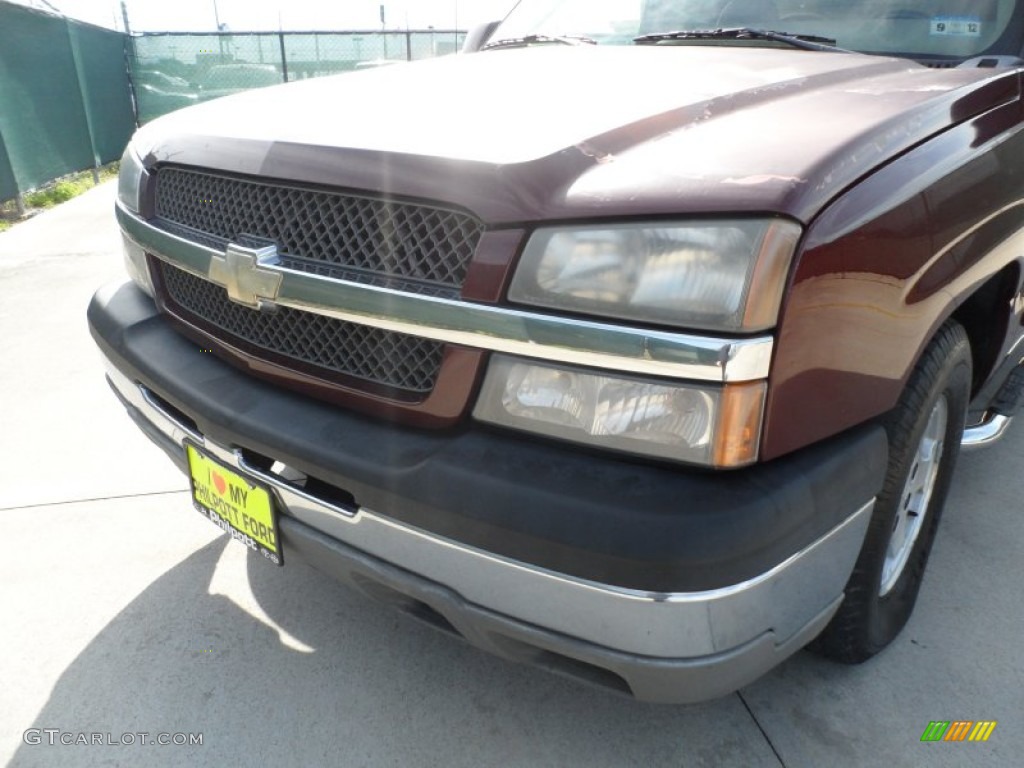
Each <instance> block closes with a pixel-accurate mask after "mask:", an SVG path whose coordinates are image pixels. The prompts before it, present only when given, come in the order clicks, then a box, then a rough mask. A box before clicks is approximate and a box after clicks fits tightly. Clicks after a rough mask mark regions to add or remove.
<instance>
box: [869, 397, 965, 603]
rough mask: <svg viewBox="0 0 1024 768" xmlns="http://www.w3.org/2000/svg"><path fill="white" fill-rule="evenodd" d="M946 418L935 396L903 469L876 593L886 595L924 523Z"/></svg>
mask: <svg viewBox="0 0 1024 768" xmlns="http://www.w3.org/2000/svg"><path fill="white" fill-rule="evenodd" d="M948 419H949V405H948V403H947V402H946V398H945V396H941V397H939V399H938V400H936V401H935V405H934V406H932V411H931V413H930V414H929V415H928V423H927V424H926V425H925V428H924V432H923V434H922V435H921V439H920V442H919V443H918V445H917V450H915V451H914V454H913V461H912V463H911V465H910V469H909V471H908V472H907V479H906V482H905V483H904V486H903V492H902V493H901V494H900V502H899V506H898V507H897V509H896V516H895V519H894V520H893V525H892V532H891V533H890V534H889V544H888V546H887V547H886V552H885V562H884V563H883V564H882V578H881V585H880V587H879V595H881V596H885V595H887V594H888V593H889V592H890V591H891V590H892V588H893V587H895V586H896V582H898V581H899V579H900V576H901V575H902V574H903V570H904V568H905V567H906V565H907V561H908V560H909V559H910V554H911V552H913V550H914V544H915V543H916V542H917V539H918V536H919V535H920V533H921V528H922V526H923V525H924V519H925V513H926V512H927V511H928V504H929V502H930V501H931V497H932V491H933V490H934V488H935V481H936V479H937V478H938V476H939V467H940V465H941V463H942V456H943V438H944V437H945V434H946V426H947V422H948Z"/></svg>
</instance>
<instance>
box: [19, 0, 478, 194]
mask: <svg viewBox="0 0 1024 768" xmlns="http://www.w3.org/2000/svg"><path fill="white" fill-rule="evenodd" d="M464 38H465V33H464V32H463V31H457V30H434V29H427V30H405V31H367V32H358V31H353V32H253V33H242V32H223V33H211V34H193V33H175V32H156V33H146V34H142V35H133V36H131V37H129V36H127V35H123V34H121V33H119V32H114V31H112V30H108V29H103V28H101V27H94V26H92V25H89V24H82V23H79V22H76V21H71V20H69V19H65V18H64V17H61V16H57V15H52V14H47V13H43V12H40V11H36V10H32V9H29V8H25V7H24V6H21V5H13V4H11V3H8V2H5V1H4V0H0V202H3V201H5V200H10V199H12V198H15V197H17V196H18V195H21V194H22V193H24V192H27V191H29V190H32V189H35V188H36V187H39V186H41V185H43V184H46V183H47V182H49V181H52V180H53V179H56V178H59V177H61V176H64V175H66V174H69V173H73V172H75V171H80V170H84V169H86V168H95V167H98V166H100V165H103V164H105V163H109V162H111V161H113V160H116V159H117V158H118V157H120V155H121V152H122V151H123V150H124V147H125V145H126V144H127V143H128V139H129V138H130V137H131V135H132V132H133V131H134V130H135V128H136V126H137V125H140V124H142V123H145V122H147V121H149V120H152V119H153V118H155V117H159V116H160V115H164V114H166V113H168V112H171V111H173V110H175V109H179V108H181V107H185V106H188V105H190V104H196V103H198V102H201V101H206V100H207V99H212V98H217V97H219V96H224V95H227V94H229V93H235V92H237V91H241V90H246V89H249V88H258V87H261V86H265V85H273V84H276V83H282V82H287V81H290V80H302V79H305V78H308V77H320V76H323V75H333V74H338V73H340V72H349V71H353V70H359V69H363V68H366V67H377V66H387V65H389V64H392V63H395V62H398V61H412V60H414V59H423V58H429V57H432V56H439V55H444V54H448V53H454V52H456V51H458V50H459V48H460V47H461V46H462V42H463V39H464Z"/></svg>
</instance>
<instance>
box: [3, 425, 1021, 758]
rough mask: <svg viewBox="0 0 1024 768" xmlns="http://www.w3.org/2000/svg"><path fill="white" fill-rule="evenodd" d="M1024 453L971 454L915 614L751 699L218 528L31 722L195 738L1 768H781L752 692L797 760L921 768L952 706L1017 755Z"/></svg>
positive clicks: (50, 752)
mask: <svg viewBox="0 0 1024 768" xmlns="http://www.w3.org/2000/svg"><path fill="white" fill-rule="evenodd" d="M1022 447H1024V433H1020V434H1015V435H1011V436H1010V437H1009V438H1008V439H1007V441H1006V444H1005V445H1003V446H999V447H998V448H995V449H992V451H991V452H990V453H985V454H975V455H972V456H965V457H963V460H962V462H961V466H960V467H959V469H958V472H957V475H958V476H957V480H956V482H955V483H954V491H953V494H952V497H951V499H950V505H949V509H948V510H947V515H946V519H945V521H944V524H943V527H942V530H940V535H939V539H938V543H937V546H936V552H935V557H933V562H932V565H931V568H930V570H929V576H928V578H927V579H926V581H925V588H924V590H923V592H922V600H921V604H919V606H918V612H917V613H916V614H915V616H914V617H913V618H912V620H911V624H910V625H909V626H908V627H907V630H906V632H905V633H904V636H903V637H901V639H900V640H898V641H897V643H896V644H894V646H893V647H892V648H890V649H888V650H887V651H886V652H885V653H883V654H882V655H880V656H879V657H877V658H876V659H875V660H873V661H871V662H870V663H868V664H866V665H863V666H861V667H853V668H850V667H842V666H836V665H832V664H829V663H827V662H824V661H821V660H819V659H816V658H815V657H813V656H811V655H810V654H807V653H800V654H797V655H796V656H795V657H794V658H792V659H791V660H789V661H788V662H786V663H785V664H783V665H782V666H781V667H780V668H778V669H777V670H774V671H773V672H772V673H770V674H769V675H767V676H766V677H765V678H763V679H762V680H761V681H759V682H758V683H756V684H754V685H752V686H750V687H749V688H748V689H745V690H744V693H743V700H741V698H740V697H738V696H735V695H734V696H729V697H726V698H724V699H721V700H719V701H715V702H711V703H708V704H705V705H701V706H694V707H666V706H653V705H644V704H639V703H637V702H635V701H632V700H629V699H626V698H623V697H620V696H617V695H615V694H612V693H608V692H605V691H602V690H597V689H593V688H590V687H586V686H583V685H582V684H579V683H576V682H573V681H567V680H563V679H561V678H559V677H556V676H554V675H552V674H550V673H546V672H543V671H540V670H535V669H530V668H527V667H522V666H518V665H515V664H511V663H509V662H506V661H503V660H500V659H496V658H493V657H490V656H488V655H486V654H484V653H482V652H480V651H477V650H475V649H473V648H471V647H469V646H468V645H466V644H465V643H462V642H460V641H458V640H456V639H454V638H452V637H450V636H448V635H445V634H442V633H440V632H438V631H436V630H434V629H431V628H429V627H426V626H423V625H421V624H419V623H418V622H416V621H414V620H413V619H411V618H409V617H407V616H405V615H403V614H400V613H398V612H396V611H395V610H394V609H392V608H389V607H387V606H383V605H379V604H377V603H374V602H372V601H370V600H368V599H367V598H365V597H363V596H362V595H358V594H356V593H354V592H352V591H350V590H348V589H347V588H345V587H343V586H342V585H340V584H338V583H336V582H334V581H333V580H332V579H330V578H329V577H327V576H324V575H322V574H320V573H318V572H316V571H314V570H312V569H311V568H309V567H307V566H306V565H304V564H303V563H301V562H299V561H297V560H293V561H290V562H288V564H287V565H286V566H285V567H284V568H281V569H278V568H275V567H273V566H271V565H269V564H267V563H265V562H263V561H262V559H261V558H258V557H256V556H253V557H248V558H247V557H246V551H245V550H244V548H242V547H241V546H240V545H237V544H235V543H233V542H230V541H228V540H227V539H226V537H221V538H218V539H216V540H214V541H212V542H211V543H210V544H208V545H206V546H204V547H202V548H201V549H199V550H197V551H195V552H194V553H193V554H192V555H190V556H189V557H188V558H186V559H185V560H183V561H182V562H181V563H179V564H178V565H177V566H175V567H173V568H171V569H170V570H169V571H167V572H166V573H165V574H163V575H162V576H161V577H160V578H158V579H157V580H156V581H154V582H153V583H152V584H151V585H150V586H149V587H147V588H146V589H145V590H144V591H143V592H142V593H141V594H140V595H139V596H138V597H137V598H136V599H135V600H133V601H132V602H131V603H130V604H129V605H127V606H126V607H125V608H124V609H123V610H122V611H121V613H120V614H118V615H117V616H116V617H115V618H114V619H113V620H112V621H111V622H110V623H108V624H107V625H106V626H105V627H104V629H103V630H102V631H101V632H100V633H99V634H98V635H97V636H96V637H95V638H94V639H93V640H92V642H91V643H90V644H89V645H88V646H87V647H86V649H85V650H84V651H83V652H82V653H80V654H79V655H78V657H77V658H76V659H75V660H74V661H73V662H72V663H71V664H70V665H69V666H68V667H67V669H66V670H65V671H64V673H63V674H62V676H61V678H60V679H59V681H58V683H57V684H56V686H55V687H54V689H53V691H52V693H51V695H50V698H49V700H48V701H47V703H46V705H45V706H44V707H43V709H42V711H41V712H40V713H39V715H38V717H37V718H36V719H35V722H34V723H33V727H35V728H59V729H61V730H63V731H70V732H83V731H84V732H100V733H103V734H106V733H110V734H111V735H112V736H113V738H115V739H117V738H118V737H119V736H120V735H121V734H124V733H140V732H145V733H149V734H151V735H152V734H156V733H158V732H166V733H176V732H184V733H202V734H203V744H202V746H190V747H175V746H166V747H156V748H153V747H142V746H139V745H133V746H119V747H118V746H102V747H100V746H88V747H87V746H60V745H55V746H48V745H46V744H42V745H27V744H22V746H21V747H20V749H19V750H18V752H17V753H16V754H15V757H14V759H13V760H12V762H11V763H10V765H11V766H22V765H26V766H27V765H38V764H42V763H45V764H47V765H81V764H91V765H99V764H109V765H138V764H145V765H147V766H161V765H180V764H182V763H184V762H186V761H187V762H189V763H193V762H196V763H201V764H209V765H218V766H227V765H236V764H237V765H252V764H275V763H276V764H281V765H345V766H349V765H352V766H379V765H395V766H421V765H422V766H428V765H429V766H434V765H445V766H461V765H465V766H490V765H495V766H498V765H500V766H519V765H522V766H538V765H545V766H547V765H558V766H561V765H569V766H576V765H587V766H625V765H638V764H639V765H650V766H662V765H688V766H703V765H707V766H729V765H743V766H760V765H766V766H767V765H771V766H777V765H779V761H778V758H776V757H775V755H774V754H773V753H772V750H771V747H770V746H769V744H768V742H767V741H766V739H765V737H764V735H763V734H762V732H761V731H760V730H759V728H758V723H755V722H754V720H753V718H752V717H751V714H750V712H748V710H747V705H749V706H750V708H751V710H752V711H753V713H754V714H755V715H756V716H757V718H758V721H759V723H760V725H761V727H763V728H764V729H765V730H766V732H767V733H768V734H769V735H770V737H771V739H772V742H773V744H774V745H775V747H776V749H778V750H779V752H780V754H781V755H782V756H783V758H784V759H785V761H786V764H789V765H811V764H823V763H826V762H828V763H830V764H833V765H840V764H842V765H890V764H912V763H911V762H901V761H900V760H896V761H895V762H893V761H892V759H893V757H894V756H902V757H906V758H908V759H910V757H911V755H910V750H911V749H914V748H916V747H920V745H919V744H917V741H918V738H919V736H920V732H921V730H922V729H923V728H924V726H925V725H926V724H927V722H928V720H929V719H934V718H936V717H939V716H942V717H946V716H947V715H948V713H949V712H952V711H953V710H955V711H956V713H965V714H962V715H960V714H958V716H963V717H983V716H984V717H989V718H993V719H999V720H1001V722H1004V723H1005V726H1004V725H1000V729H1001V730H998V731H997V733H996V735H997V736H999V737H1000V743H995V741H994V742H993V744H991V745H984V747H985V750H984V756H985V758H986V759H987V760H990V761H991V762H990V763H988V764H992V765H996V764H1007V765H1009V764H1011V763H1002V762H1000V761H1001V756H1002V757H1006V756H1008V755H1009V754H1011V752H1008V751H1005V750H1006V749H1007V748H1008V747H1009V746H1010V742H1016V741H1018V740H1019V731H1014V730H1013V725H1014V724H1013V722H1012V720H1013V717H1014V716H1015V717H1016V718H1017V720H1018V722H1017V723H1016V725H1017V726H1019V725H1020V722H1019V717H1020V712H1019V685H1020V684H1024V680H1022V679H1021V669H1020V666H1019V664H1018V663H1016V661H1015V659H1016V652H1015V648H1016V644H1017V642H1019V624H1017V620H1016V619H1015V618H1014V617H1015V616H1019V614H1020V596H1019V592H1018V590H1017V589H1016V587H1015V585H1014V583H1013V580H1012V579H1005V578H1001V577H1000V574H1002V576H1004V577H1005V575H1006V574H1007V573H1011V572H1014V568H1016V566H1017V559H1016V558H1017V556H1018V553H1019V550H1020V548H1021V547H1022V546H1024V531H1022V529H1021V526H1020V517H1019V508H1020V501H1019V498H1020V496H1019V493H1018V491H1017V490H1016V485H1014V483H1016V481H1013V483H1011V482H1000V481H999V480H998V478H1004V479H1005V478H1006V473H1005V469H1006V468H1007V467H1006V465H1007V464H1014V465H1015V464H1016V463H1017V460H1016V456H1018V455H1019V449H1022ZM1011 471H1012V468H1011ZM1015 474H1019V473H1015ZM168 503H169V504H173V505H174V506H175V508H174V509H168V510H162V511H163V512H166V513H167V514H175V515H182V516H188V515H193V514H194V513H193V512H191V511H190V510H188V509H181V508H178V507H179V506H180V498H176V499H175V500H174V501H173V502H170V501H169V502H168ZM979 512H982V513H984V514H979ZM199 522H201V521H199ZM112 567H116V564H114V565H112ZM979 594H985V596H986V600H984V601H979V600H977V599H976V597H977V595H979ZM979 651H980V653H979ZM936 669H941V670H942V674H941V675H936V674H933V672H934V670H936ZM744 700H745V701H744ZM936 713H938V714H936ZM943 713H947V714H946V715H944V714H943ZM879 723H887V724H888V725H887V726H885V727H882V726H880V725H879ZM851 724H852V725H851ZM975 752H977V753H978V755H975V756H980V755H981V754H982V748H981V747H980V746H979V748H977V749H975ZM143 756H144V759H143ZM872 756H873V757H872ZM961 757H962V756H958V753H957V754H954V753H953V752H946V753H942V754H939V753H937V752H936V754H935V755H933V758H935V760H933V761H932V762H933V764H936V765H954V764H957V763H956V761H957V760H959V759H960V758H961Z"/></svg>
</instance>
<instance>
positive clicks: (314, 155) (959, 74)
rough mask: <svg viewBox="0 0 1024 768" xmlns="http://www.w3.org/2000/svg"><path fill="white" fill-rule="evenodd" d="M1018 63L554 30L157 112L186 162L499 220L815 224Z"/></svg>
mask: <svg viewBox="0 0 1024 768" xmlns="http://www.w3.org/2000/svg"><path fill="white" fill-rule="evenodd" d="M1018 97H1019V80H1018V77H1017V75H1016V74H1015V73H1012V72H1006V71H995V70H981V69H962V70H960V69H954V70H936V69H928V68H925V67H923V66H920V65H918V64H915V63H913V62H909V61H905V60H899V59H890V58H880V57H871V56H864V55H859V54H844V53H821V52H807V51H796V50H793V51H790V50H780V49H769V48H731V47H729V48H726V47H719V46H668V47H662V46H657V47H611V46H609V47H598V46H550V47H536V48H529V49H514V50H497V51H489V52H483V53H480V54H474V55H467V56H450V57H446V58H443V59H436V60H431V61H425V62H418V63H414V64H397V65H393V66H387V67H382V68H379V69H374V70H367V71H362V72H357V73H350V74H344V75H339V76H335V77H327V78H320V79H315V80H307V81H302V82H297V83H292V84H289V85H284V86H277V87H272V88H265V89H260V90H256V91H249V92H247V93H243V94H239V95H236V96H231V97H227V98H224V99H219V100H217V101H213V102H209V103H205V104H201V105H198V106H196V107H191V108H188V109H185V110H181V111H180V112H177V113H174V114H172V115H169V116H167V117H165V118H162V119H160V120H157V121H154V122H153V123H151V124H150V125H148V126H146V127H145V128H144V129H143V130H142V131H141V132H140V133H139V135H138V136H137V138H136V146H137V148H138V150H139V152H140V154H142V155H143V156H144V159H145V161H146V163H147V165H151V164H152V163H155V162H174V163H180V164H185V165H195V166H201V167H211V168H218V169H223V170H226V171H231V172H240V173H247V174H256V175H265V176H273V177H277V178H283V179H294V180H304V181H309V182H314V183H323V184H330V185H334V186H344V187H350V188H355V189H365V190H370V191H374V192H382V193H385V194H393V195H399V196H412V197H420V198H427V199H440V200H445V201H447V202H450V203H454V204H457V205H461V206H464V207H466V208H468V209H470V210H473V211H474V212H476V213H477V214H478V215H479V216H481V217H482V218H483V219H484V220H485V221H488V222H489V223H492V224H503V223H506V224H508V223H516V222H523V221H537V220H550V219H564V218H580V217H586V216H594V215H601V216H607V215H652V214H664V213H695V212H726V211H728V212H742V211H759V212H776V213H781V214H786V215H790V216H793V217H794V218H797V219H800V220H804V221H807V220H809V218H811V217H813V215H814V214H815V213H816V212H817V211H818V210H820V208H821V207H822V206H823V205H825V204H826V203H827V202H828V200H830V199H831V198H833V197H834V196H835V195H836V194H838V193H839V192H840V191H842V189H844V188H845V187H846V186H848V185H849V184H851V183H852V182H853V181H855V180H856V179H857V178H858V177H860V176H862V175H864V174H865V173H866V172H867V171H869V170H870V169H871V168H874V167H877V166H879V165H881V164H883V163H885V162H886V161H887V160H889V159H891V158H892V157H894V156H896V155H898V154H899V153H900V152H903V151H905V150H906V149H908V148H909V147H911V146H913V145H914V144H916V143H919V142H921V141H923V140H924V139H926V138H928V137H929V136H931V135H934V134H936V133H938V132H940V131H942V130H944V129H945V128H947V127H949V126H951V125H954V124H956V123H959V122H962V121H964V120H968V119H970V118H971V117H973V116H974V115H977V114H980V113H982V112H984V111H986V110H989V109H991V108H993V107H995V106H998V105H999V104H1003V103H1006V102H1007V101H1010V100H1014V99H1017V98H1018Z"/></svg>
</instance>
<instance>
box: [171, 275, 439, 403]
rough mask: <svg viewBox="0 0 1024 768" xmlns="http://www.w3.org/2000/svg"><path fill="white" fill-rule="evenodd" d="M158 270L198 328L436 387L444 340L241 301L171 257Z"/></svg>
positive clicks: (324, 363)
mask: <svg viewBox="0 0 1024 768" xmlns="http://www.w3.org/2000/svg"><path fill="white" fill-rule="evenodd" d="M160 273H161V276H162V278H163V284H164V287H165V289H166V291H167V294H168V296H169V297H170V299H171V301H172V309H174V310H175V311H177V312H178V313H179V314H181V315H182V316H183V317H184V318H185V319H186V320H191V321H196V322H197V324H198V325H199V326H200V327H204V328H207V329H209V328H210V327H211V326H213V327H214V328H215V329H218V330H219V331H221V332H222V333H218V334H217V335H218V336H220V337H223V334H224V333H226V334H229V336H230V337H232V338H231V339H227V340H229V341H234V342H235V343H236V344H237V343H238V342H242V344H241V346H242V347H243V348H246V347H248V348H249V349H250V350H251V349H252V348H253V347H255V348H256V350H255V351H256V353H257V354H261V353H263V355H264V356H265V353H268V352H269V353H272V354H276V355H280V356H283V357H286V358H289V359H290V360H294V361H297V362H300V363H302V364H303V365H305V366H312V367H314V368H316V369H318V370H320V371H324V372H328V373H335V374H341V375H344V376H352V377H355V378H358V379H362V380H364V381H367V382H371V383H373V384H376V385H379V386H383V387H386V388H389V389H396V390H401V391H403V392H408V393H411V394H424V393H429V392H430V391H431V390H432V389H433V388H434V382H435V381H436V379H437V374H438V371H439V369H440V367H441V357H442V355H443V352H444V345H443V344H439V343H437V342H433V341H429V340H427V339H421V338H418V337H416V336H409V335H407V334H402V333H393V332H391V331H384V330H380V329H378V328H370V327H368V326H365V325H358V324H356V323H349V322H345V321H343V320H335V319H333V318H329V317H323V316H322V315H316V314H313V313H310V312H303V311H300V310H295V309H290V308H288V307H275V308H274V310H273V311H270V312H265V311H264V312H261V311H257V310H254V309H249V308H247V307H243V306H241V305H240V304H235V303H234V302H232V301H231V300H230V299H228V295H227V291H225V290H224V289H223V288H221V287H220V286H219V285H215V284H214V283H211V282H208V281H206V280H203V279H202V278H199V277H195V276H194V275H191V274H189V273H188V272H184V271H182V270H180V269H177V268H176V267H172V266H171V265H169V264H164V263H161V264H160Z"/></svg>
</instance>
